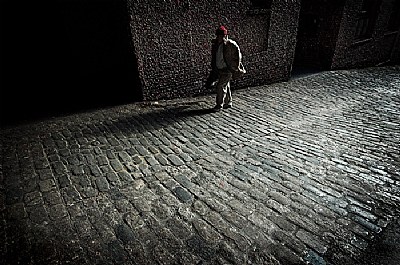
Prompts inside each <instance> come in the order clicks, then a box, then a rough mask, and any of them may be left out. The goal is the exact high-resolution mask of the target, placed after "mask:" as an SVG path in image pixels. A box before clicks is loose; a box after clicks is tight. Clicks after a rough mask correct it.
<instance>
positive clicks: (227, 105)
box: [224, 104, 232, 109]
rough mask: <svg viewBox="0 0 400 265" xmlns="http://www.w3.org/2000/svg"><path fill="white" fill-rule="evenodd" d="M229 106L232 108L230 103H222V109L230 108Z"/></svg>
mask: <svg viewBox="0 0 400 265" xmlns="http://www.w3.org/2000/svg"><path fill="white" fill-rule="evenodd" d="M230 108H232V104H225V105H224V109H230Z"/></svg>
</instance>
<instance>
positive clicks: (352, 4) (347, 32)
mask: <svg viewBox="0 0 400 265" xmlns="http://www.w3.org/2000/svg"><path fill="white" fill-rule="evenodd" d="M394 1H397V0H382V1H381V5H380V7H379V9H378V10H379V15H378V17H377V19H376V22H375V27H374V30H373V33H372V36H371V38H370V39H367V40H365V41H356V40H355V32H356V25H357V14H358V13H359V11H360V10H361V6H362V0H352V1H346V5H345V9H344V15H343V19H342V24H341V28H340V31H339V36H338V42H337V46H336V50H335V55H334V58H333V63H332V68H333V69H337V68H352V67H366V66H372V65H376V64H379V63H382V62H386V61H389V60H390V58H391V56H392V54H393V52H392V51H393V49H394V48H395V45H396V44H395V42H396V38H397V37H398V34H399V32H397V33H394V34H393V33H392V34H388V31H387V28H386V26H387V23H388V20H389V17H390V12H391V8H392V3H393V2H394ZM397 45H398V43H397Z"/></svg>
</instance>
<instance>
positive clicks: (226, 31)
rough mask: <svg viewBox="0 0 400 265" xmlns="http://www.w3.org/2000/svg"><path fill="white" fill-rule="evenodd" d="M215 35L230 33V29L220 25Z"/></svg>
mask: <svg viewBox="0 0 400 265" xmlns="http://www.w3.org/2000/svg"><path fill="white" fill-rule="evenodd" d="M215 35H224V36H225V35H228V30H227V29H226V28H225V27H224V26H220V27H219V28H218V29H217V30H216V31H215Z"/></svg>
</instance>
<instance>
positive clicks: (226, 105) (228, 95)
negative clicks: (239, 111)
mask: <svg viewBox="0 0 400 265" xmlns="http://www.w3.org/2000/svg"><path fill="white" fill-rule="evenodd" d="M226 89H227V91H226V94H225V98H224V108H230V107H232V92H231V82H230V81H229V82H228V84H227V86H226Z"/></svg>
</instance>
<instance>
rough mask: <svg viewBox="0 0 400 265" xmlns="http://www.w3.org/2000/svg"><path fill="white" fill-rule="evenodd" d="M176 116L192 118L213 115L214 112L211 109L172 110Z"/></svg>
mask: <svg viewBox="0 0 400 265" xmlns="http://www.w3.org/2000/svg"><path fill="white" fill-rule="evenodd" d="M174 112H175V115H176V116H180V117H193V116H201V115H207V114H211V113H214V112H215V110H214V109H213V108H201V109H187V108H178V109H175V110H174Z"/></svg>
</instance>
